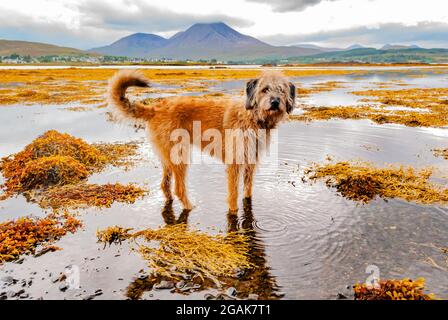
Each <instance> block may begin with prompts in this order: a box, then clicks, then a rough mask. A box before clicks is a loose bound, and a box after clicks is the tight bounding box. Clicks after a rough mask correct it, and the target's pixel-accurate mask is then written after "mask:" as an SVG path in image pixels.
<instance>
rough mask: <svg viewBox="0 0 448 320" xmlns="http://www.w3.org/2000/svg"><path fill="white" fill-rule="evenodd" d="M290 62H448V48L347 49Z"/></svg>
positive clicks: (299, 58) (298, 58)
mask: <svg viewBox="0 0 448 320" xmlns="http://www.w3.org/2000/svg"><path fill="white" fill-rule="evenodd" d="M288 60H289V61H290V62H297V63H324V62H363V63H409V62H418V63H448V49H423V48H407V49H389V50H378V49H375V48H360V49H353V50H347V51H336V52H324V53H319V54H315V55H311V56H306V57H292V58H289V59H288Z"/></svg>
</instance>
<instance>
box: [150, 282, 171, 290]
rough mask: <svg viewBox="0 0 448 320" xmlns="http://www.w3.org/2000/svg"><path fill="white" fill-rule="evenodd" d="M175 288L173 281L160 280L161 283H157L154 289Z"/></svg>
mask: <svg viewBox="0 0 448 320" xmlns="http://www.w3.org/2000/svg"><path fill="white" fill-rule="evenodd" d="M173 288H174V282H173V281H166V280H162V281H160V283H156V284H155V285H154V289H156V290H166V289H173Z"/></svg>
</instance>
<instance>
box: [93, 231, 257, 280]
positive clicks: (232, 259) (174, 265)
mask: <svg viewBox="0 0 448 320" xmlns="http://www.w3.org/2000/svg"><path fill="white" fill-rule="evenodd" d="M97 237H98V241H100V242H104V243H114V242H120V241H122V240H124V239H134V240H136V239H143V240H144V241H146V242H147V244H138V246H137V251H138V252H139V253H140V254H141V256H142V257H143V258H144V259H145V260H146V261H147V263H148V266H149V267H150V268H151V270H152V272H153V275H154V276H159V277H167V278H170V279H182V277H183V276H184V275H185V274H190V275H192V276H193V277H194V276H197V277H199V278H200V279H202V280H204V279H209V280H211V281H213V282H214V283H216V284H217V285H218V286H219V283H220V282H219V281H218V279H217V278H218V277H221V276H233V275H234V273H235V272H236V271H237V270H238V269H248V268H252V267H253V265H252V264H251V263H250V262H249V259H248V254H249V249H250V248H249V245H248V236H246V235H245V234H244V233H241V232H231V233H228V234H227V235H225V236H223V235H220V234H218V235H215V236H211V235H209V234H206V233H203V232H200V231H198V230H188V228H187V225H186V224H183V223H181V224H175V225H167V226H165V227H163V228H159V229H156V230H152V229H147V230H142V231H137V232H135V233H132V234H130V233H129V229H124V228H120V227H117V226H115V227H111V228H107V229H105V230H102V231H98V232H97Z"/></svg>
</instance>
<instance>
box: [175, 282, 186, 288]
mask: <svg viewBox="0 0 448 320" xmlns="http://www.w3.org/2000/svg"><path fill="white" fill-rule="evenodd" d="M185 284H186V282H185V281H184V280H181V281H179V282H177V283H176V288H177V289H182V288H183V287H184V286H185Z"/></svg>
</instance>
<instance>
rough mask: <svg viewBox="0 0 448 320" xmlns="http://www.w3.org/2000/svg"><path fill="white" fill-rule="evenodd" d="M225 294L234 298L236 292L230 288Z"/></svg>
mask: <svg viewBox="0 0 448 320" xmlns="http://www.w3.org/2000/svg"><path fill="white" fill-rule="evenodd" d="M226 294H227V295H228V296H230V297H235V296H236V294H237V291H236V289H235V288H234V287H230V288H229V289H227V290H226Z"/></svg>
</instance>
